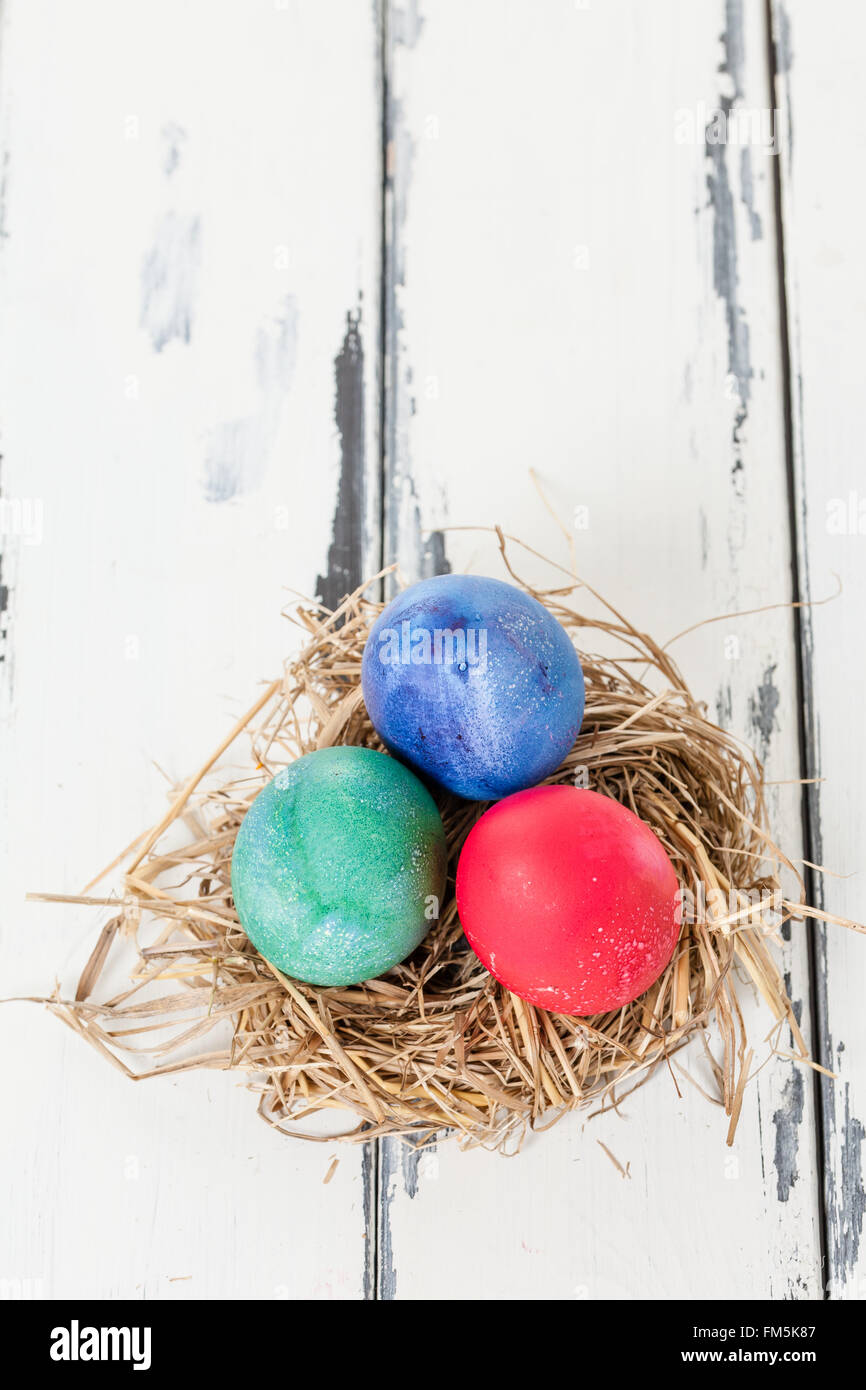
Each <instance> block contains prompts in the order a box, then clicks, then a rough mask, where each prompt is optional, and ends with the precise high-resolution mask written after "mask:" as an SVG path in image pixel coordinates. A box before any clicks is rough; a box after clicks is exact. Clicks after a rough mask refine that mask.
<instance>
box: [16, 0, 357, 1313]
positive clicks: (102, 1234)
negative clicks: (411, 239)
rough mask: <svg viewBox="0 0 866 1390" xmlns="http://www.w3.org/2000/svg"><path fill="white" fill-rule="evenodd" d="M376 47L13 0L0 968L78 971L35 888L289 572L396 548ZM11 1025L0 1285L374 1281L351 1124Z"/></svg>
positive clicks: (276, 9)
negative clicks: (368, 1267)
mask: <svg viewBox="0 0 866 1390" xmlns="http://www.w3.org/2000/svg"><path fill="white" fill-rule="evenodd" d="M96 38H98V42H97V41H96ZM377 45H378V33H377V25H376V22H375V16H374V15H373V14H372V12H371V11H370V10H369V8H368V7H366V6H358V5H356V4H354V3H352V0H327V3H324V4H322V3H319V4H315V5H314V4H311V3H303V0H297V2H296V0H292V3H288V2H287V3H282V0H280V3H275V4H271V5H265V6H253V7H248V6H236V5H231V4H229V5H219V6H214V5H210V4H207V3H205V0H196V2H195V3H191V4H188V5H183V6H180V7H178V6H176V5H173V4H170V3H168V0H156V3H154V4H151V5H149V6H146V7H142V6H140V5H134V4H114V3H109V2H108V0H85V3H83V4H79V5H75V6H69V5H64V4H62V3H58V0H35V2H31V0H28V3H23V0H11V3H9V4H7V5H6V6H4V31H3V54H2V64H3V91H4V107H3V119H4V137H5V138H4V150H5V160H6V163H5V166H4V167H5V168H6V172H7V177H6V179H5V184H4V188H5V208H4V213H3V229H4V238H3V256H2V262H3V266H2V275H3V285H2V299H3V305H2V317H3V322H4V328H5V347H4V370H5V382H6V387H7V390H6V401H5V410H4V420H3V434H4V449H3V454H4V457H3V463H2V478H0V485H2V490H3V517H4V531H5V534H4V536H3V577H2V584H3V589H2V594H3V598H4V605H3V606H4V607H5V609H6V619H5V638H6V648H5V653H4V658H5V659H4V662H3V668H2V676H3V701H4V704H3V727H2V741H3V752H2V758H3V766H4V772H6V770H7V769H8V770H9V771H8V776H4V779H3V782H4V802H5V804H4V806H3V812H4V827H5V833H4V834H3V835H2V837H0V838H2V842H3V846H4V861H5V863H4V871H3V874H2V882H3V887H4V904H5V905H4V911H3V920H4V931H3V940H2V943H0V945H2V953H3V970H4V986H5V987H4V993H7V992H10V990H14V991H15V992H16V993H25V994H37V993H40V992H43V991H45V990H46V989H47V988H50V987H51V984H52V981H53V979H54V977H55V974H59V975H60V977H61V981H62V984H63V986H64V988H66V989H68V988H69V987H70V986H71V985H72V984H73V983H74V981H75V979H76V973H77V969H78V968H79V967H80V965H81V964H82V963H83V961H84V959H85V958H86V955H87V953H88V951H89V948H90V945H91V944H92V941H93V937H94V930H95V927H96V926H97V923H96V922H95V920H94V918H93V916H92V914H90V913H83V914H82V913H79V912H76V911H69V910H65V909H60V908H56V907H50V906H26V907H25V906H24V904H23V895H24V893H25V891H26V890H28V889H47V890H58V891H76V890H78V889H80V887H81V885H82V883H83V881H84V880H85V879H86V878H88V877H89V876H90V875H91V874H92V873H93V872H94V871H96V870H98V869H99V868H100V867H101V866H102V865H103V864H104V863H106V862H108V861H109V860H110V859H111V858H112V857H113V855H114V854H115V852H116V851H117V849H118V848H119V847H121V846H122V845H123V844H125V843H126V842H128V841H129V840H130V839H131V838H132V836H133V835H134V834H135V833H136V832H137V831H139V830H140V829H142V828H143V827H145V826H147V825H148V824H150V823H153V822H154V821H155V820H156V819H157V818H158V816H159V815H161V814H162V811H163V809H164V805H165V793H166V784H165V776H168V777H169V778H170V779H176V778H180V777H182V776H184V775H185V774H188V773H189V771H190V770H191V769H192V767H194V766H195V765H197V764H198V762H199V761H201V759H202V758H203V756H205V755H206V754H207V753H208V752H209V751H210V749H211V748H212V747H213V746H214V745H215V744H216V743H217V741H218V740H219V739H220V738H221V737H222V736H223V734H224V733H225V731H226V730H227V728H228V727H229V724H230V722H231V721H233V719H234V718H236V717H237V715H238V714H239V713H240V712H241V711H242V709H243V708H245V707H246V706H248V705H249V703H250V702H251V698H252V697H253V695H254V693H255V689H256V682H257V681H259V680H260V679H263V678H265V677H268V676H271V675H272V674H273V673H274V672H275V671H276V670H278V669H279V664H280V662H281V660H282V658H283V657H284V656H285V655H286V654H287V651H288V650H289V649H290V647H291V644H292V643H293V642H294V640H295V638H294V636H293V634H292V631H291V629H290V628H289V627H288V625H287V624H286V622H285V621H284V620H283V619H282V618H281V617H280V608H281V606H282V605H284V604H285V603H287V602H288V601H289V598H290V595H289V594H288V593H287V588H288V586H294V587H295V588H301V589H305V590H306V591H308V592H312V591H313V590H314V589H315V588H316V587H317V586H318V588H319V589H320V591H321V592H323V593H324V594H325V596H326V597H327V596H331V595H333V593H334V592H336V591H337V590H338V589H339V588H340V587H341V586H342V585H343V584H344V583H345V582H346V580H347V579H349V578H351V571H352V568H353V567H355V568H358V567H367V566H368V564H370V563H372V562H373V560H374V558H378V554H377V552H378V543H377V540H376V539H375V537H373V539H372V540H371V536H372V535H373V533H372V532H371V531H370V529H369V517H370V516H372V515H377V514H378V499H377V497H376V496H375V490H374V489H372V490H371V488H370V487H369V486H361V485H360V484H359V481H358V480H359V476H360V471H361V470H362V469H364V468H366V466H367V462H368V461H373V463H374V465H375V466H374V470H373V474H372V477H373V478H374V479H375V476H376V471H377V468H378V462H377V460H378V408H377V405H376V401H377V381H376V376H377V370H376V358H377V317H378V303H379V230H380V196H379V189H380V169H379V146H380V111H379V95H378V72H379V65H378V57H377ZM313 75H314V80H313ZM349 495H351V497H352V499H353V501H352V511H351V524H350V525H349V526H348V527H346V526H344V525H343V524H342V515H343V512H342V509H343V508H344V506H345V498H346V497H347V496H349ZM338 504H339V508H338ZM337 510H339V513H340V528H339V530H338V534H334V532H333V529H332V528H333V518H334V514H335V511H337ZM367 552H370V553H369V554H368V553H367ZM317 577H318V578H317ZM155 763H158V764H159V767H157V766H155ZM160 769H162V770H164V774H165V775H163V771H161V770H160ZM0 1029H2V1031H3V1038H2V1043H0V1046H2V1047H3V1049H4V1054H5V1055H6V1056H10V1055H14V1056H16V1057H17V1058H18V1059H20V1065H16V1066H14V1067H7V1068H5V1069H4V1075H3V1083H2V1086H3V1107H4V1109H3V1113H4V1114H6V1115H9V1114H10V1113H11V1114H14V1115H15V1116H16V1119H15V1122H14V1124H8V1125H4V1126H3V1135H2V1140H0V1145H2V1158H0V1167H2V1174H3V1185H4V1188H5V1189H6V1190H7V1191H14V1192H15V1193H16V1200H15V1201H14V1202H9V1203H6V1204H5V1206H4V1215H3V1227H4V1232H3V1239H2V1241H0V1245H2V1249H3V1261H2V1267H0V1279H2V1280H3V1281H5V1282H4V1285H3V1288H4V1292H5V1293H7V1294H11V1296H16V1292H17V1294H19V1295H26V1293H27V1291H28V1290H31V1291H33V1290H38V1291H41V1293H42V1294H43V1295H44V1296H48V1297H64V1296H67V1297H69V1296H78V1297H84V1296H92V1297H103V1298H109V1297H118V1296H121V1297H123V1296H131V1297H139V1296H140V1297H162V1298H189V1297H197V1298H201V1297H210V1298H232V1297H256V1298H274V1297H276V1298H281V1297H293V1298H294V1297H346V1298H357V1297H361V1296H362V1295H363V1292H364V1287H365V1282H364V1281H365V1264H367V1263H368V1259H367V1251H368V1250H369V1249H370V1247H371V1245H372V1240H367V1239H366V1227H367V1225H368V1220H367V1218H368V1196H369V1192H368V1183H369V1173H368V1170H367V1168H366V1167H365V1165H364V1162H363V1156H362V1153H361V1151H360V1150H359V1149H357V1148H344V1149H339V1150H338V1149H336V1147H334V1146H332V1145H331V1144H324V1145H309V1146H304V1145H301V1144H293V1143H289V1142H288V1141H286V1140H283V1139H281V1138H280V1137H279V1136H278V1135H276V1134H275V1133H274V1132H272V1131H270V1130H268V1129H267V1128H266V1127H265V1126H264V1125H262V1123H261V1122H260V1121H259V1120H258V1119H257V1118H256V1115H255V1100H254V1098H253V1097H250V1096H249V1095H248V1094H247V1093H246V1092H245V1091H244V1090H243V1089H242V1088H240V1087H239V1086H237V1085H236V1084H235V1083H234V1082H233V1081H232V1079H231V1078H228V1077H226V1076H223V1075H216V1074H215V1075H213V1076H212V1077H210V1079H207V1078H203V1077H202V1076H201V1075H197V1076H185V1077H181V1078H178V1079H177V1080H172V1081H171V1082H168V1083H166V1084H162V1083H150V1084H149V1085H147V1086H146V1087H142V1088H140V1089H137V1088H135V1087H134V1086H132V1085H130V1084H129V1083H128V1082H127V1081H125V1080H124V1079H123V1078H122V1077H121V1076H120V1075H119V1074H115V1073H114V1072H112V1071H111V1070H110V1069H108V1068H106V1067H105V1066H104V1064H103V1063H102V1062H101V1061H100V1060H99V1059H98V1058H97V1057H96V1056H95V1054H92V1053H91V1052H90V1051H89V1050H88V1049H87V1048H85V1047H82V1045H81V1044H80V1042H79V1041H78V1040H76V1039H73V1038H72V1036H71V1035H69V1034H67V1033H66V1032H65V1031H64V1030H63V1029H61V1028H59V1027H58V1026H57V1024H56V1023H54V1022H53V1021H52V1020H50V1019H49V1018H47V1017H46V1016H45V1015H43V1014H42V1013H41V1012H39V1011H38V1010H36V1009H34V1008H32V1007H25V1006H23V1005H21V1006H15V1007H12V1006H9V1007H6V1008H4V1009H3V1010H2V1011H0ZM333 1154H337V1155H338V1157H339V1165H338V1167H337V1168H336V1171H335V1172H334V1174H333V1176H332V1178H331V1180H330V1181H328V1182H327V1185H325V1178H326V1175H327V1173H328V1170H329V1166H330V1162H331V1157H332V1155H333ZM370 1224H371V1231H372V1224H373V1223H370Z"/></svg>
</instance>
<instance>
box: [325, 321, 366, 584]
mask: <svg viewBox="0 0 866 1390" xmlns="http://www.w3.org/2000/svg"><path fill="white" fill-rule="evenodd" d="M334 420H335V421H336V425H337V432H338V434H339V437H340V477H339V482H338V484H337V505H336V509H335V511H334V521H333V528H332V540H331V545H330V547H329V549H328V568H327V571H326V573H325V574H323V575H322V574H320V575H319V577H318V579H317V580H316V593H317V594H318V596H319V598H320V599H321V600H322V603H324V604H325V606H326V607H327V608H332V609H333V608H338V607H339V605H340V603H341V602H342V600H343V599H344V598H345V596H346V594H349V593H351V592H352V590H353V589H354V588H356V587H357V585H358V584H360V583H361V582H362V578H363V573H362V572H363V568H364V492H365V478H364V343H363V340H362V337H361V308H360V305H359V307H358V310H357V312H356V313H354V314H353V313H352V312H351V311H350V312H349V313H347V314H346V330H345V334H344V336H343V341H342V344H341V346H340V350H339V352H338V353H337V355H336V357H335V358H334Z"/></svg>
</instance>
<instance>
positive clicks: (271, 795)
mask: <svg viewBox="0 0 866 1390" xmlns="http://www.w3.org/2000/svg"><path fill="white" fill-rule="evenodd" d="M446 864H447V853H446V845H445V831H444V830H443V828H442V821H441V820H440V817H439V812H438V811H437V809H436V806H435V804H434V802H433V798H432V797H431V796H430V794H429V792H427V791H426V789H425V788H424V787H423V786H422V785H421V783H420V782H419V781H418V779H417V777H415V776H414V774H413V773H411V772H410V771H409V770H408V768H406V767H404V766H403V764H402V763H398V762H396V761H395V760H394V759H393V758H390V757H388V756H387V754H385V753H377V752H376V751H375V750H374V749H372V748H350V747H339V748H323V749H321V750H320V751H319V752H316V753H307V754H306V756H305V757H303V758H299V759H298V760H297V762H294V763H291V764H290V765H289V767H287V768H285V769H284V770H283V771H282V772H279V773H277V776H276V777H275V778H274V779H273V781H271V782H269V783H268V785H267V786H266V787H264V788H263V789H262V791H261V792H259V794H258V796H257V797H256V799H255V801H254V802H253V804H252V805H251V806H250V809H249V810H248V811H247V814H246V815H245V816H244V819H243V821H242V823H241V827H240V830H239V831H238V835H237V839H236V841H235V848H234V853H233V855H232V893H233V894H234V900H235V907H236V908H237V911H238V916H239V917H240V919H241V925H242V926H243V929H244V931H245V932H246V934H247V936H248V937H249V939H250V941H251V942H252V943H253V945H254V946H255V947H256V949H257V950H258V951H260V952H261V954H262V955H263V956H264V957H265V959H266V960H269V961H270V962H271V964H272V965H276V966H277V967H278V969H280V970H282V971H283V972H284V973H285V974H286V975H291V976H293V977H294V978H295V979H298V980H305V981H306V982H307V983H308V984H312V985H352V984H358V983H360V981H361V980H370V979H373V978H374V977H375V976H376V975H381V974H383V973H384V971H386V970H390V969H391V967H392V965H396V964H397V963H398V961H401V960H405V958H406V956H408V955H410V954H411V953H412V951H414V949H415V947H416V946H417V945H418V944H419V942H421V941H422V940H423V939H424V937H425V936H426V934H427V932H428V931H429V930H430V928H431V927H432V926H433V923H434V922H435V921H436V918H437V917H438V915H439V907H440V904H441V902H442V895H443V893H444V890H445V872H446Z"/></svg>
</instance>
